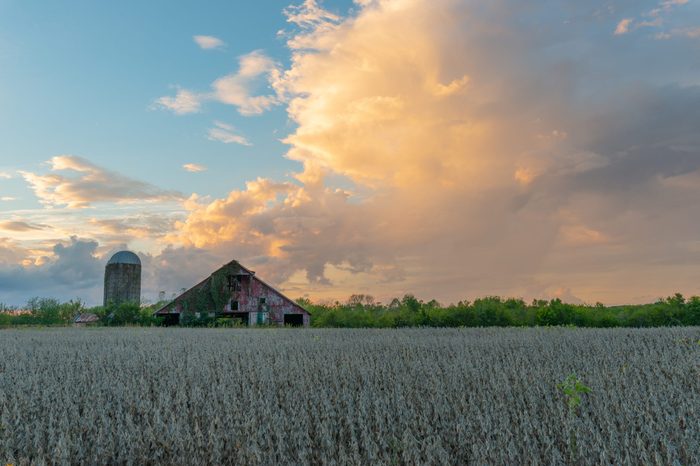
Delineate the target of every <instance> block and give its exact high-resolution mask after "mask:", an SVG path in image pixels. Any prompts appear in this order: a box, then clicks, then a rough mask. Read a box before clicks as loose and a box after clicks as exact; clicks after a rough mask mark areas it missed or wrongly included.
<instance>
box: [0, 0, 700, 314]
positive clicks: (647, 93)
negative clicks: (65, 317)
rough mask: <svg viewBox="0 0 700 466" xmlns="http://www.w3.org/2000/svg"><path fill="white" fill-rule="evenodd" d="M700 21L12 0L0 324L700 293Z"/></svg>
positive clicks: (520, 8) (446, 3)
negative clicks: (77, 308)
mask: <svg viewBox="0 0 700 466" xmlns="http://www.w3.org/2000/svg"><path fill="white" fill-rule="evenodd" d="M698 52H700V3H699V2H697V1H696V0H644V1H631V0H619V1H611V0H593V1H590V2H570V1H554V0H524V1H523V0H521V1H515V0H514V1H507V0H504V1H499V2H487V3H484V2H478V1H472V0H434V1H432V2H424V1H420V0H355V1H354V2H352V1H350V0H343V1H339V0H337V1H336V0H333V1H331V0H328V1H325V2H319V1H314V0H305V1H299V2H290V1H289V0H286V1H276V0H275V1H265V2H223V1H222V2H208V3H207V4H206V5H202V4H201V2H196V3H195V2H165V1H153V2H131V1H127V2H116V3H115V2H111V3H104V2H101V3H95V2H88V1H68V2H61V3H52V2H31V1H8V0H0V302H5V303H10V304H17V305H21V304H22V303H23V302H25V301H26V300H27V299H28V298H29V297H31V296H37V295H38V296H55V297H58V298H60V299H69V298H76V297H78V298H80V299H83V300H85V301H86V302H88V303H89V304H95V303H99V302H100V301H101V293H102V290H101V275H102V270H103V267H104V264H105V263H106V261H107V259H108V258H109V256H110V255H111V254H112V253H114V252H115V251H117V250H120V249H124V248H128V249H131V250H134V251H136V252H137V253H138V254H139V255H140V256H141V259H142V261H143V263H144V284H143V289H144V293H143V294H144V297H145V299H146V300H147V301H148V300H153V299H154V298H155V296H157V295H158V292H159V291H161V290H165V291H168V292H171V291H173V290H179V289H180V288H182V287H188V286H190V285H192V284H193V283H196V282H197V281H198V280H200V279H201V278H203V277H204V276H206V275H207V274H208V273H210V272H211V271H212V270H214V269H215V268H216V267H217V266H218V265H220V264H222V263H225V262H228V261H230V260H231V259H234V258H236V259H238V260H240V261H241V262H242V263H243V264H244V265H246V266H249V267H252V268H254V269H256V270H257V271H258V272H259V273H260V274H261V277H263V279H266V280H267V281H269V282H271V283H274V284H275V285H277V286H279V287H280V288H281V289H282V290H283V291H285V292H287V293H288V294H290V295H291V296H293V297H297V296H309V297H311V298H313V299H343V298H344V297H346V296H348V295H349V294H351V293H365V294H372V295H375V296H376V297H378V298H379V299H382V300H388V299H391V298H392V297H394V296H401V295H403V294H404V293H409V292H410V293H415V294H417V295H418V296H419V297H421V298H424V299H431V298H437V299H439V300H441V301H445V302H450V301H457V300H460V299H470V298H474V297H477V296H483V295H488V294H499V295H504V296H518V297H524V298H526V299H530V298H533V297H537V298H542V297H561V298H563V299H565V300H569V301H574V302H578V301H586V302H596V301H602V302H606V303H624V302H648V301H652V300H654V299H656V298H658V297H660V296H665V295H669V294H672V293H674V292H676V291H680V292H683V293H685V294H700V289H698V283H700V281H699V280H698V276H700V240H698V238H699V237H700V222H698V221H697V220H695V219H697V218H700V211H699V210H698V209H700V202H698V201H700V191H698V189H700V188H698V186H700V140H699V139H698V138H699V136H698V131H697V128H699V127H700V53H698Z"/></svg>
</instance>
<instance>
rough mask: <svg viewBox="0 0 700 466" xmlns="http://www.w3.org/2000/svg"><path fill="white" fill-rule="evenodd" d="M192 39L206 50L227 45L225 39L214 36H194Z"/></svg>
mask: <svg viewBox="0 0 700 466" xmlns="http://www.w3.org/2000/svg"><path fill="white" fill-rule="evenodd" d="M192 39H193V40H194V42H195V43H196V44H197V45H199V47H200V48H201V49H204V50H212V49H220V48H224V47H225V46H226V44H225V43H224V41H223V40H221V39H219V38H217V37H214V36H192Z"/></svg>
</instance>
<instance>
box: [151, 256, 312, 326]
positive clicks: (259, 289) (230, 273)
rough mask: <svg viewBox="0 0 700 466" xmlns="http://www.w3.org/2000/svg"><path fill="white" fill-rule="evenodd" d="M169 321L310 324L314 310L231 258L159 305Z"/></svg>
mask: <svg viewBox="0 0 700 466" xmlns="http://www.w3.org/2000/svg"><path fill="white" fill-rule="evenodd" d="M154 315H156V316H160V317H163V318H164V320H165V324H166V325H176V324H179V323H180V322H182V321H183V318H187V317H189V318H200V317H202V316H203V315H206V316H208V317H216V318H230V319H238V320H239V322H241V323H242V324H244V325H260V324H272V325H293V326H304V327H308V326H309V323H310V318H311V314H310V313H309V312H308V311H307V310H306V309H304V308H303V307H301V306H300V305H298V304H297V303H295V302H294V301H292V300H291V299H289V298H287V297H286V296H285V295H283V294H282V293H280V292H279V291H277V290H275V289H274V288H273V287H272V286H270V285H268V284H267V283H265V282H264V281H262V280H261V279H260V278H258V277H257V276H256V275H255V272H253V271H252V270H249V269H247V268H245V267H243V266H242V265H241V264H239V263H238V262H237V261H235V260H234V261H231V262H229V263H228V264H226V265H224V266H223V267H221V268H220V269H218V270H217V271H215V272H214V273H212V274H211V275H209V276H208V277H207V278H205V279H204V280H202V281H201V282H199V283H198V284H196V285H195V286H193V287H192V288H190V289H189V290H187V291H185V292H184V293H182V294H181V295H180V296H178V297H176V298H175V299H174V300H173V301H171V302H169V303H168V304H166V305H165V306H163V307H161V308H160V309H158V310H157V311H156V312H155V314H154Z"/></svg>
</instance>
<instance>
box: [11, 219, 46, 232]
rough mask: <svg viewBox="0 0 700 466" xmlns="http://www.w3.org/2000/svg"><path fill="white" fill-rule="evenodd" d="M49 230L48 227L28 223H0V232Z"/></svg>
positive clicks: (16, 221)
mask: <svg viewBox="0 0 700 466" xmlns="http://www.w3.org/2000/svg"><path fill="white" fill-rule="evenodd" d="M47 228H49V227H48V225H39V224H33V223H28V222H22V221H18V220H14V221H7V222H0V230H6V231H32V230H45V229H47Z"/></svg>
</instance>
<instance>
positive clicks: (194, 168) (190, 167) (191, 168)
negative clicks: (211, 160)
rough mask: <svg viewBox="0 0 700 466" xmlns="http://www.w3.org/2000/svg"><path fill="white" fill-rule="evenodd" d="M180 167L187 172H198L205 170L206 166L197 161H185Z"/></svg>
mask: <svg viewBox="0 0 700 466" xmlns="http://www.w3.org/2000/svg"><path fill="white" fill-rule="evenodd" d="M182 168H184V169H185V170H187V171H188V172H191V173H199V172H203V171H206V169H207V167H205V166H204V165H200V164H198V163H186V164H184V165H183V166H182Z"/></svg>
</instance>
